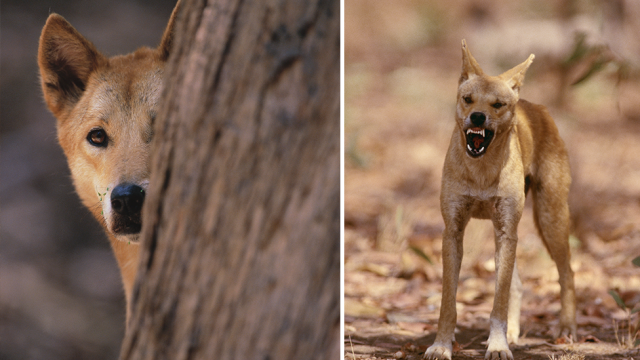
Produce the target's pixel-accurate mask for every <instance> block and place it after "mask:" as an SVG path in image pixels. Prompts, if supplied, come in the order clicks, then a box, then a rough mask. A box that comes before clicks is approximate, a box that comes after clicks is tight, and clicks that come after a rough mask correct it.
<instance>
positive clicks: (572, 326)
mask: <svg viewBox="0 0 640 360" xmlns="http://www.w3.org/2000/svg"><path fill="white" fill-rule="evenodd" d="M533 58H534V56H533V54H532V55H531V56H529V58H528V59H527V60H526V61H525V62H523V63H522V64H520V65H518V66H516V67H514V68H513V69H511V70H508V71H506V72H505V73H503V74H502V75H500V76H488V75H486V74H485V73H484V72H483V71H482V69H481V68H480V66H479V65H478V63H477V62H476V60H475V59H474V58H473V56H471V53H470V52H469V49H468V48H467V45H466V42H465V41H464V40H462V74H461V75H460V81H459V86H458V98H457V105H456V116H455V118H456V127H455V129H454V131H453V135H452V136H451V142H450V144H449V150H448V152H447V156H446V159H445V163H444V168H443V171H442V192H441V194H440V207H441V211H442V217H443V219H444V223H445V230H444V234H443V237H442V258H443V259H442V262H443V268H444V269H443V279H442V282H443V289H442V304H441V307H440V319H439V321H438V334H437V336H436V339H435V343H434V344H433V345H432V346H431V347H429V348H428V349H427V352H426V353H425V358H427V359H451V355H452V342H453V341H454V330H455V326H456V290H457V286H458V278H459V274H460V264H461V262H462V238H463V233H464V229H465V226H466V225H467V223H468V222H469V219H470V218H472V217H473V218H479V219H490V220H491V221H492V222H493V226H494V232H495V246H496V255H495V260H496V291H495V299H494V303H493V310H492V311H491V316H490V333H489V340H488V346H487V352H486V355H485V358H486V359H513V355H512V353H511V351H510V350H509V345H508V344H509V343H516V342H517V340H518V336H519V333H520V324H519V320H520V302H521V299H522V284H521V282H520V278H519V276H518V271H517V268H516V244H517V242H518V236H517V228H518V222H519V221H520V217H521V215H522V211H523V208H524V202H525V197H526V195H527V193H528V192H529V191H531V195H532V197H533V203H534V205H533V213H534V221H535V224H536V227H537V228H538V232H539V233H540V237H541V238H542V241H543V242H544V245H545V246H546V248H547V250H549V253H550V254H551V258H552V259H553V260H554V261H555V263H556V266H557V268H558V273H559V275H560V277H559V280H560V298H561V304H562V310H561V311H560V329H559V330H560V333H561V334H567V335H572V336H573V338H575V334H576V314H575V313H576V305H575V290H574V285H573V272H572V270H571V267H570V263H569V262H570V257H571V255H570V250H569V223H570V220H569V207H568V203H567V198H568V194H569V185H570V183H571V175H570V169H569V159H568V155H567V150H566V147H565V145H564V142H563V141H562V139H561V138H560V135H559V134H558V129H557V127H556V125H555V123H554V121H553V119H552V118H551V116H550V115H549V113H548V112H547V110H546V109H545V108H544V107H543V106H541V105H535V104H532V103H530V102H527V101H525V100H521V99H519V91H520V87H521V85H522V82H523V80H524V75H525V72H526V71H527V69H528V68H529V65H531V62H532V61H533Z"/></svg>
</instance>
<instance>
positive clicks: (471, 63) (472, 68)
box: [460, 39, 484, 84]
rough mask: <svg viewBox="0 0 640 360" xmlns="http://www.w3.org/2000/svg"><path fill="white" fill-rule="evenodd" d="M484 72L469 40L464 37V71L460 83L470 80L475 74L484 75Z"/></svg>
mask: <svg viewBox="0 0 640 360" xmlns="http://www.w3.org/2000/svg"><path fill="white" fill-rule="evenodd" d="M482 74H484V72H483V71H482V69H481V68H480V65H478V62H477V61H476V59H474V57H473V56H472V55H471V52H470V51H469V48H468V47H467V42H466V41H465V40H464V39H462V73H461V74H460V84H462V83H463V82H464V81H466V80H469V78H471V77H473V76H478V75H482Z"/></svg>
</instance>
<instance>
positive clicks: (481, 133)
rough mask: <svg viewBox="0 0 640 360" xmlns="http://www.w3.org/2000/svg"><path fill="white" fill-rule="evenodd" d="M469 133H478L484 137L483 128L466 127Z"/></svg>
mask: <svg viewBox="0 0 640 360" xmlns="http://www.w3.org/2000/svg"><path fill="white" fill-rule="evenodd" d="M469 134H478V135H480V136H482V137H484V129H482V130H472V129H467V135H469Z"/></svg>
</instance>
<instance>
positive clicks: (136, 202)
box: [111, 184, 145, 216]
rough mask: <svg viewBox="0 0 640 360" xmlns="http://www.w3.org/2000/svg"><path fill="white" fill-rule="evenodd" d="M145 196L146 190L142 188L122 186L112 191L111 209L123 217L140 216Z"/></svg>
mask: <svg viewBox="0 0 640 360" xmlns="http://www.w3.org/2000/svg"><path fill="white" fill-rule="evenodd" d="M144 196H145V192H144V189H143V188H141V187H140V186H138V185H134V184H120V185H118V186H116V187H115V188H114V189H113V190H112V191H111V208H112V209H113V211H114V212H116V213H117V214H119V215H123V216H132V215H137V214H140V210H142V203H143V202H144Z"/></svg>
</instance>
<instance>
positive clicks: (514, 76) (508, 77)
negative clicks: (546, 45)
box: [500, 54, 535, 94]
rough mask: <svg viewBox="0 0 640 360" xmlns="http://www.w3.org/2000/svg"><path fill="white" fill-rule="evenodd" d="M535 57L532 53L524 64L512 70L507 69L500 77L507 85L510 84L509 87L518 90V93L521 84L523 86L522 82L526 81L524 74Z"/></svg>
mask: <svg viewBox="0 0 640 360" xmlns="http://www.w3.org/2000/svg"><path fill="white" fill-rule="evenodd" d="M534 58H535V56H534V55H533V54H531V55H529V58H528V59H527V60H525V61H524V62H523V63H522V64H520V65H518V66H516V67H514V68H513V69H511V70H507V71H505V72H504V73H503V74H502V75H500V78H501V79H502V80H504V81H505V82H506V83H507V85H509V87H510V88H511V89H513V91H515V92H516V94H517V93H519V92H520V86H522V82H523V81H524V74H525V73H526V72H527V69H528V68H529V65H531V63H532V62H533V59H534Z"/></svg>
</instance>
